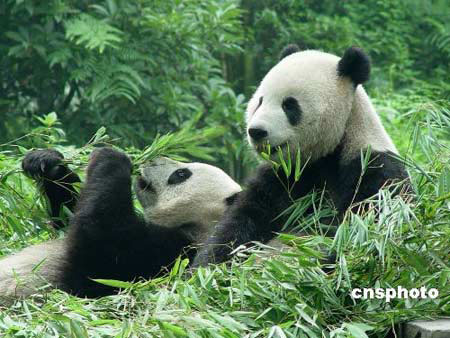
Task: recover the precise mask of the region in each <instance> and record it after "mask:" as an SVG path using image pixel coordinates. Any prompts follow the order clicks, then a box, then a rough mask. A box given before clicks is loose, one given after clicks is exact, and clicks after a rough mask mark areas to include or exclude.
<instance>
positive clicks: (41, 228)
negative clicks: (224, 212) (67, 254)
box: [0, 0, 450, 338]
mask: <svg viewBox="0 0 450 338" xmlns="http://www.w3.org/2000/svg"><path fill="white" fill-rule="evenodd" d="M449 13H450V10H449V6H448V1H445V0H438V1H421V0H414V1H394V0H389V1H378V0H371V1H364V2H361V1H356V0H350V1H331V0H326V1H294V0H281V1H280V0H278V1H274V0H242V1H238V0H220V1H215V0H207V1H200V0H193V1H180V0H168V1H163V0H139V1H124V0H104V1H88V0H83V1H73V0H50V1H34V0H23V1H16V0H6V1H3V2H1V3H0V119H1V120H0V121H1V122H0V256H2V255H6V254H10V253H12V252H14V251H16V250H18V249H20V248H21V247H24V246H26V245H29V244H32V243H35V242H41V241H44V240H47V239H50V238H57V237H60V236H63V235H64V233H63V232H56V231H54V230H52V229H51V228H49V227H48V226H47V224H46V220H47V216H46V211H45V208H46V203H45V200H43V199H42V198H41V196H40V194H39V192H38V191H37V189H36V187H35V185H34V184H33V182H32V181H31V180H30V179H28V178H25V177H24V176H23V174H22V173H21V168H20V162H21V159H22V157H23V155H24V154H25V153H26V152H27V151H29V150H30V149H32V148H46V147H55V148H57V149H58V150H59V151H61V152H62V153H64V155H65V157H66V158H67V160H68V162H69V165H70V166H71V167H72V168H74V169H75V170H77V171H78V172H79V173H81V174H82V173H83V170H84V168H85V166H86V163H87V159H88V156H89V153H90V152H91V151H92V149H93V147H95V146H97V145H100V144H110V145H112V146H114V147H118V148H120V149H123V150H125V151H126V152H127V153H128V154H130V156H131V157H132V159H133V162H134V164H135V166H138V165H139V164H141V163H143V162H144V161H146V160H150V159H151V158H153V157H154V156H157V155H160V154H164V155H168V156H172V157H177V158H180V157H182V158H184V159H189V160H191V159H202V160H204V161H208V162H210V163H213V164H216V165H219V166H221V167H223V168H224V169H225V170H226V171H227V172H229V173H230V174H231V175H232V176H233V177H235V178H237V179H238V180H240V181H241V180H242V179H243V178H244V177H246V176H248V173H249V171H251V170H252V168H253V167H254V165H255V159H254V157H253V156H249V155H248V153H249V152H248V149H247V145H246V142H245V141H244V138H243V136H244V129H243V115H244V110H245V103H246V101H247V100H248V97H249V95H250V94H251V93H252V91H253V89H254V87H255V86H256V85H257V82H258V81H259V80H260V79H261V78H262V77H263V76H264V74H265V73H266V72H267V70H268V69H269V68H270V67H272V66H273V65H274V64H275V63H276V60H277V57H278V54H279V52H280V50H281V49H282V47H283V46H284V45H286V44H288V43H293V42H294V43H298V44H299V45H300V46H301V47H302V48H315V49H321V50H324V51H329V52H333V53H336V54H341V53H342V52H343V50H344V49H345V48H347V47H348V46H350V45H359V46H361V47H363V48H364V49H366V50H367V51H368V52H369V54H370V55H371V57H372V59H373V64H374V68H373V72H372V79H371V81H370V82H369V83H368V87H367V88H368V90H369V93H370V94H371V96H372V98H373V99H374V100H373V101H374V104H375V107H376V109H377V111H378V112H379V113H380V116H381V118H382V120H383V123H384V125H385V127H386V129H387V130H388V132H389V134H390V135H391V136H392V137H393V139H394V142H395V144H396V145H397V147H398V148H399V150H400V153H401V156H402V157H404V158H405V161H406V162H407V163H408V166H409V171H410V173H411V175H412V179H413V182H414V189H415V192H416V198H415V200H414V201H413V202H412V203H411V204H405V202H404V201H402V200H400V199H397V198H392V197H391V196H390V194H389V193H388V192H381V193H380V194H379V196H376V197H374V198H373V199H372V200H371V201H369V207H368V208H367V210H368V211H367V213H366V214H364V215H362V216H356V215H352V214H350V213H349V214H348V215H347V217H346V218H345V221H344V223H343V225H342V227H341V228H340V230H339V231H338V233H337V235H336V236H335V237H334V238H326V237H324V236H323V234H324V231H323V230H324V229H325V228H326V227H324V226H323V225H321V224H320V222H319V219H320V217H319V216H323V215H324V214H325V213H328V212H329V211H330V210H329V209H328V208H327V206H326V205H325V204H322V196H320V194H318V195H314V196H307V197H305V198H303V199H301V200H298V201H295V202H294V203H293V205H292V206H291V207H290V208H289V209H288V210H286V211H285V213H286V214H290V217H289V222H287V224H285V225H284V226H285V227H294V228H297V229H304V230H308V232H309V233H310V235H309V236H307V237H303V238H294V237H291V236H281V240H282V241H284V242H285V243H286V244H287V245H288V249H287V250H286V251H284V253H283V254H281V255H279V254H277V253H276V252H274V251H273V250H272V249H269V248H267V247H265V246H264V245H261V246H258V247H257V248H254V249H252V250H248V251H245V250H244V251H242V252H239V253H238V256H240V257H241V258H244V260H241V261H235V262H233V264H232V265H231V266H225V265H220V266H217V267H211V268H208V269H199V270H198V271H196V272H193V273H188V274H186V273H184V271H185V268H186V264H187V262H185V261H183V262H181V261H179V262H178V264H176V266H175V268H174V269H173V271H172V272H171V273H170V274H169V275H168V276H166V277H163V278H160V279H156V280H153V281H139V282H137V283H128V282H121V281H120V282H119V281H105V280H103V281H99V282H102V283H106V284H114V285H120V286H122V287H123V288H124V291H123V293H122V294H120V295H117V296H112V297H104V298H101V299H98V300H84V299H79V298H76V297H71V296H69V295H67V294H65V293H62V292H59V291H57V290H56V291H53V292H52V293H50V294H47V295H36V297H35V298H34V299H30V300H26V301H20V302H17V303H16V304H15V305H14V306H13V307H10V308H2V309H1V311H0V335H2V336H18V337H43V336H46V337H52V336H55V337H57V336H64V337H66V336H67V337H100V336H118V337H132V336H137V337H146V336H149V337H152V336H167V337H182V336H188V337H209V336H212V337H242V336H244V335H247V336H248V337H262V336H269V337H330V338H331V337H342V338H344V337H346V338H347V337H357V338H360V337H366V336H370V337H383V336H384V335H385V333H386V332H387V331H388V330H389V328H391V327H392V326H394V325H395V324H396V323H399V322H401V321H405V320H411V319H414V318H423V317H424V316H425V317H426V316H430V317H435V316H438V315H450V289H449V287H450V251H449V250H450V248H449V246H448V238H450V232H449V231H450V227H449V226H448V225H449V224H450V205H449V200H450V183H449V182H450V162H449V158H450V105H449V97H450V94H449V93H450V87H449V83H448V74H449V71H450V69H449V67H450V62H449V60H450V59H449V55H450V54H449V46H450V44H449V41H450V39H449V29H450V28H449V22H450V19H449ZM52 112H56V113H52ZM168 132H170V133H168ZM280 165H284V167H283V169H284V170H287V171H289V170H291V171H292V170H294V171H295V174H296V175H297V176H298V178H299V183H301V172H300V171H299V170H298V167H299V165H298V164H297V162H295V163H294V162H289V161H287V162H284V161H283V160H282V161H281V163H280ZM287 188H289V187H287ZM310 206H313V207H314V208H315V210H316V212H315V213H314V214H313V215H310V216H308V217H306V218H305V217H304V216H303V211H304V210H305V209H306V208H308V207H310ZM374 208H377V209H379V210H381V211H382V212H381V214H380V216H379V217H375V214H374V211H373V210H374ZM326 248H334V250H336V252H337V256H338V260H337V263H338V264H337V265H336V269H335V270H334V271H332V272H329V273H327V274H326V273H324V272H323V271H322V270H321V269H320V267H321V264H322V263H321V260H320V259H319V258H321V257H322V256H323V252H324V249H326ZM274 253H275V255H273V254H274ZM398 285H401V286H403V287H407V288H415V287H420V286H422V285H425V286H426V287H427V288H432V287H434V288H437V289H438V290H439V291H440V296H439V297H438V298H437V299H435V300H430V299H427V300H404V299H401V300H394V301H391V302H389V303H387V302H385V301H384V300H377V299H375V300H352V299H351V298H350V297H349V292H350V290H351V288H353V287H396V286H398ZM43 301H44V304H43V305H42V302H43Z"/></svg>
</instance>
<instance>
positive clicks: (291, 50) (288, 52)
mask: <svg viewBox="0 0 450 338" xmlns="http://www.w3.org/2000/svg"><path fill="white" fill-rule="evenodd" d="M297 52H300V47H299V46H297V45H296V44H290V45H287V46H286V47H284V48H283V50H282V51H281V53H280V57H279V60H283V59H284V58H285V57H286V56H288V55H291V54H294V53H297Z"/></svg>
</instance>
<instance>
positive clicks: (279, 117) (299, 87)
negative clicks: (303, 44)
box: [246, 50, 355, 160]
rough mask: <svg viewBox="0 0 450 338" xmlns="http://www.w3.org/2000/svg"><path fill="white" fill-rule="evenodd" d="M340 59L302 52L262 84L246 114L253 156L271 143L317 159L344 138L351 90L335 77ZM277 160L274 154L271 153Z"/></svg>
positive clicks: (285, 61) (350, 85)
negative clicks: (298, 148) (254, 151)
mask: <svg viewBox="0 0 450 338" xmlns="http://www.w3.org/2000/svg"><path fill="white" fill-rule="evenodd" d="M339 60H340V58H339V57H337V56H335V55H331V54H327V53H323V52H319V51H312V50H310V51H303V52H296V53H293V54H291V55H288V56H287V57H285V58H284V59H282V60H281V61H280V62H279V63H278V64H277V65H276V66H275V67H273V68H272V69H271V70H270V71H269V72H268V73H267V75H266V76H265V77H264V79H263V80H262V82H261V84H260V86H259V87H258V89H257V90H256V92H255V94H254V95H253V97H252V99H251V100H250V102H249V103H248V106H247V111H246V122H247V136H248V141H249V143H250V144H251V145H252V146H253V147H254V148H255V150H256V151H258V152H260V151H261V150H262V145H263V144H265V143H269V144H270V146H271V149H272V154H274V153H275V152H276V147H278V146H281V148H282V149H283V151H286V144H289V149H290V150H291V152H292V153H293V152H295V151H296V149H297V147H300V151H301V154H302V157H303V158H308V157H310V159H311V160H316V159H318V158H320V157H322V156H325V155H327V154H328V153H330V152H332V151H333V150H334V149H335V147H336V146H337V145H338V144H339V142H340V140H341V139H342V137H343V135H344V131H345V127H346V122H347V120H348V118H349V115H350V111H351V108H352V103H353V98H354V93H355V85H354V83H353V82H352V80H351V79H350V77H347V76H341V75H340V74H339V72H338V63H339ZM274 155H276V154H274Z"/></svg>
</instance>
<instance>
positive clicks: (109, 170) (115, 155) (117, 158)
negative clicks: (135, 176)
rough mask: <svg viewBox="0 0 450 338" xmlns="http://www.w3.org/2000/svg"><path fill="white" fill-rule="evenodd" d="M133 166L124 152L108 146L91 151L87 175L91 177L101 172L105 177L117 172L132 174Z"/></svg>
mask: <svg viewBox="0 0 450 338" xmlns="http://www.w3.org/2000/svg"><path fill="white" fill-rule="evenodd" d="M131 168H132V164H131V160H130V158H129V157H128V156H127V155H125V154H124V153H121V152H120V151H117V150H114V149H113V148H108V147H105V148H98V149H95V150H94V151H93V152H92V153H91V156H90V158H89V165H88V168H87V175H88V177H89V176H92V175H96V173H99V175H101V176H102V177H104V176H105V175H106V176H110V175H111V174H113V173H115V172H120V173H122V174H125V175H131Z"/></svg>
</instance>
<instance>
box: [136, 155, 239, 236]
mask: <svg viewBox="0 0 450 338" xmlns="http://www.w3.org/2000/svg"><path fill="white" fill-rule="evenodd" d="M140 174H141V175H140V176H139V177H138V178H137V180H136V188H135V191H136V195H137V197H138V199H139V202H140V203H141V205H142V207H143V209H144V216H145V218H146V220H147V221H149V222H152V223H154V224H159V225H161V226H165V227H169V228H175V227H180V231H183V232H185V233H186V235H187V236H189V237H190V238H191V239H192V240H193V241H194V242H198V241H200V240H202V239H203V238H204V237H205V236H206V235H207V234H208V232H209V231H211V230H212V227H213V226H214V224H215V223H216V222H217V221H219V219H220V218H221V217H222V215H223V213H224V211H225V209H226V208H227V207H228V206H229V205H230V204H232V202H233V200H234V198H235V197H236V194H237V193H238V192H239V191H241V187H240V186H239V185H238V184H237V183H236V182H235V181H233V179H232V178H231V177H230V176H228V175H227V174H226V173H225V172H223V171H222V170H221V169H219V168H217V167H214V166H211V165H208V164H204V163H182V162H177V161H173V160H171V159H168V158H165V157H160V158H157V159H156V160H154V161H152V162H151V163H149V164H146V165H144V166H143V167H141V168H140Z"/></svg>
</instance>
